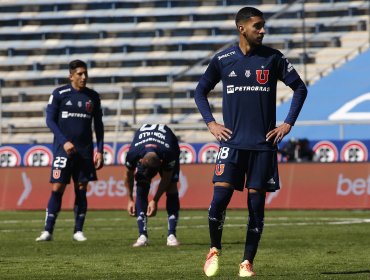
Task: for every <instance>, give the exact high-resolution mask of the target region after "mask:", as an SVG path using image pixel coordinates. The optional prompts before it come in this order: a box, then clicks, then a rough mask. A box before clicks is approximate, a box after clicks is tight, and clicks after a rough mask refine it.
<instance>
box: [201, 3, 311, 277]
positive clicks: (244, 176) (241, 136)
mask: <svg viewBox="0 0 370 280" xmlns="http://www.w3.org/2000/svg"><path fill="white" fill-rule="evenodd" d="M235 23H236V27H237V29H238V31H239V44H238V45H235V46H232V47H230V48H228V49H226V50H223V51H221V52H220V53H218V54H216V55H215V56H214V57H213V59H212V60H211V62H210V64H209V65H208V68H207V70H206V71H205V73H204V74H203V76H202V77H201V79H200V81H199V83H198V85H197V88H196V90H195V97H194V98H195V101H196V104H197V106H198V109H199V111H200V113H201V114H202V117H203V119H204V121H205V123H206V124H207V126H208V129H209V131H210V132H211V133H212V134H213V135H214V136H215V137H216V139H218V140H219V141H220V150H219V153H218V156H217V160H216V165H215V171H214V176H213V183H214V192H213V198H212V201H211V205H210V207H209V210H208V222H209V234H210V239H211V244H210V250H209V253H208V255H207V258H206V262H205V265H204V272H205V274H206V275H207V276H215V275H217V274H218V273H219V255H220V252H221V237H222V230H223V224H224V221H225V215H226V208H227V206H228V204H229V202H230V199H231V197H232V195H233V192H234V190H238V191H243V189H244V187H246V188H247V189H248V212H249V221H248V226H247V234H246V242H245V248H244V256H243V259H242V262H241V264H240V265H239V276H240V277H250V276H255V275H256V273H255V272H254V270H253V260H254V257H255V255H256V253H257V248H258V243H259V241H260V238H261V235H262V231H263V226H264V211H265V198H266V192H274V191H276V190H278V189H279V188H280V187H279V175H278V166H277V144H278V143H279V142H280V141H281V140H282V139H283V138H284V136H285V135H287V134H288V133H289V132H290V130H291V128H292V126H293V125H294V123H295V121H296V120H297V117H298V115H299V112H300V111H301V108H302V106H303V103H304V101H305V99H306V96H307V88H306V86H305V84H304V82H303V81H302V80H301V78H300V77H299V75H298V74H297V72H296V70H295V69H294V68H293V66H292V64H290V63H289V61H288V60H287V59H286V58H285V57H284V56H283V54H282V53H281V52H280V51H278V50H275V49H272V48H269V47H267V46H264V45H262V40H263V37H264V35H265V29H264V27H265V20H264V17H263V13H262V12H261V11H259V10H258V9H255V8H253V7H244V8H242V9H241V10H239V12H238V13H237V14H236V17H235ZM220 80H221V81H222V83H223V101H222V107H223V108H222V112H223V121H224V125H222V124H219V123H217V122H216V121H215V119H214V117H213V115H212V113H211V109H210V106H209V103H208V98H207V95H208V93H209V92H210V91H211V90H212V89H213V88H214V87H215V85H216V84H217V83H218V82H219V81H220ZM277 80H281V81H282V82H284V83H285V84H286V85H287V86H289V87H290V88H291V89H292V90H293V91H294V94H293V99H292V103H291V106H290V110H289V113H288V116H287V117H286V119H285V121H284V123H283V124H281V125H280V126H278V127H276V85H277Z"/></svg>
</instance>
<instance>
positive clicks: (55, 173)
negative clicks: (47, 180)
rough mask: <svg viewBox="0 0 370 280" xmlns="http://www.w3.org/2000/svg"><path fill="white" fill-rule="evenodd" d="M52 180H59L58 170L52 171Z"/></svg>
mask: <svg viewBox="0 0 370 280" xmlns="http://www.w3.org/2000/svg"><path fill="white" fill-rule="evenodd" d="M53 178H54V179H59V178H60V169H53Z"/></svg>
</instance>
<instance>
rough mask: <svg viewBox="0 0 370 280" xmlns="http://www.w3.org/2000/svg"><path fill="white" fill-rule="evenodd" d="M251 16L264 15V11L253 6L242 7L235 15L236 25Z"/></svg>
mask: <svg viewBox="0 0 370 280" xmlns="http://www.w3.org/2000/svg"><path fill="white" fill-rule="evenodd" d="M251 17H263V13H262V12H261V11H260V10H258V9H256V8H253V7H244V8H241V9H240V10H239V12H238V13H237V14H236V16H235V24H236V26H238V25H239V23H240V22H242V21H246V20H247V19H249V18H251Z"/></svg>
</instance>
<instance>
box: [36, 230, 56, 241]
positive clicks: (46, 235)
mask: <svg viewBox="0 0 370 280" xmlns="http://www.w3.org/2000/svg"><path fill="white" fill-rule="evenodd" d="M52 240H53V235H52V234H51V233H50V232H48V231H46V230H45V231H43V232H41V235H40V236H39V237H37V238H36V241H37V242H39V241H52Z"/></svg>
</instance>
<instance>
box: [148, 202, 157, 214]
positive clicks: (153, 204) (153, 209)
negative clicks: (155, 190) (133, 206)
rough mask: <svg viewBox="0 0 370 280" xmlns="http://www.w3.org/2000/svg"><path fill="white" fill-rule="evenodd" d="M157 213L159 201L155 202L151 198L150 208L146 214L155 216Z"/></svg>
mask: <svg viewBox="0 0 370 280" xmlns="http://www.w3.org/2000/svg"><path fill="white" fill-rule="evenodd" d="M156 214H157V202H155V201H154V200H151V201H150V202H149V203H148V209H147V211H146V215H147V216H148V217H154V216H155V215H156Z"/></svg>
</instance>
